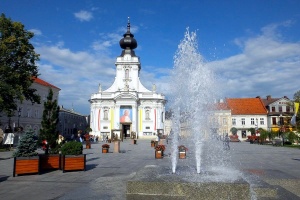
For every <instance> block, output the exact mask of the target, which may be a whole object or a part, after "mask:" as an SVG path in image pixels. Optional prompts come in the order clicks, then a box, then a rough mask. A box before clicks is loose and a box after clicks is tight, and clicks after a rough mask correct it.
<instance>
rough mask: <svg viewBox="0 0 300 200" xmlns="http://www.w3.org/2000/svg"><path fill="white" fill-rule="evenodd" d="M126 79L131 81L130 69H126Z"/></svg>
mask: <svg viewBox="0 0 300 200" xmlns="http://www.w3.org/2000/svg"><path fill="white" fill-rule="evenodd" d="M125 78H126V79H129V69H126V70H125Z"/></svg>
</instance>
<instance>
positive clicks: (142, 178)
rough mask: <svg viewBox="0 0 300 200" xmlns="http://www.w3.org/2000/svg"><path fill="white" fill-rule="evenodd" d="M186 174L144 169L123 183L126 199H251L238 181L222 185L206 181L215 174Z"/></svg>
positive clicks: (167, 170) (247, 190)
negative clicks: (125, 183) (125, 184)
mask: <svg viewBox="0 0 300 200" xmlns="http://www.w3.org/2000/svg"><path fill="white" fill-rule="evenodd" d="M187 174H188V173H187V172H183V173H176V174H172V173H171V169H168V168H166V167H160V166H150V167H149V166H146V167H145V168H143V169H142V170H140V171H139V172H137V174H136V175H135V177H134V178H133V179H132V180H130V181H128V182H127V188H126V199H130V200H137V199H143V200H147V199H195V200H196V199H197V200H198V199H207V200H210V199H213V200H215V199H239V200H242V199H251V196H250V185H249V183H247V182H246V181H244V180H243V179H242V178H238V179H235V180H230V181H228V180H227V181H228V182H226V181H224V180H223V181H221V180H220V181H217V180H218V179H216V178H212V179H209V178H207V177H211V176H212V177H216V176H218V175H217V174H216V173H215V172H212V173H209V172H206V173H202V174H197V173H192V174H190V175H189V176H187ZM189 177H190V178H189ZM192 177H194V178H192ZM205 177H206V178H205Z"/></svg>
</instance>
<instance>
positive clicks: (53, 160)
mask: <svg viewBox="0 0 300 200" xmlns="http://www.w3.org/2000/svg"><path fill="white" fill-rule="evenodd" d="M39 157H40V170H42V171H43V170H53V169H61V167H62V159H61V155H60V154H50V155H39Z"/></svg>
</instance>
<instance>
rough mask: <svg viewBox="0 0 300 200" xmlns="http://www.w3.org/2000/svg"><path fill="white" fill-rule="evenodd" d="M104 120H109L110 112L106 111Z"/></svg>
mask: <svg viewBox="0 0 300 200" xmlns="http://www.w3.org/2000/svg"><path fill="white" fill-rule="evenodd" d="M103 119H104V120H108V110H104V117H103Z"/></svg>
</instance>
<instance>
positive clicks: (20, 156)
mask: <svg viewBox="0 0 300 200" xmlns="http://www.w3.org/2000/svg"><path fill="white" fill-rule="evenodd" d="M36 150H37V137H36V136H35V135H34V132H33V131H32V130H29V131H27V132H25V134H24V136H23V137H22V138H21V140H20V143H19V145H18V146H17V151H16V152H14V154H13V156H14V169H13V176H14V177H15V175H16V174H17V175H20V174H32V173H38V174H39V173H40V167H39V166H40V164H39V161H40V159H39V157H38V153H37V152H36Z"/></svg>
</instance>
